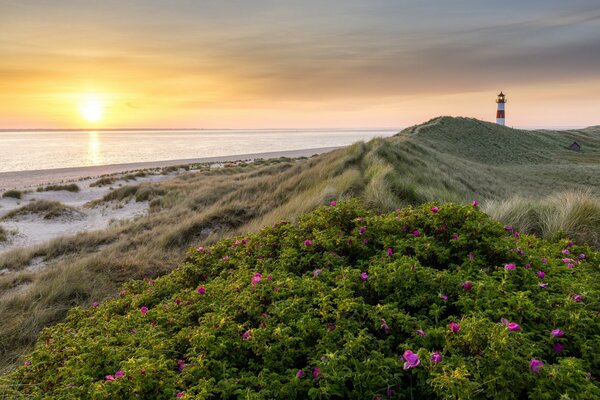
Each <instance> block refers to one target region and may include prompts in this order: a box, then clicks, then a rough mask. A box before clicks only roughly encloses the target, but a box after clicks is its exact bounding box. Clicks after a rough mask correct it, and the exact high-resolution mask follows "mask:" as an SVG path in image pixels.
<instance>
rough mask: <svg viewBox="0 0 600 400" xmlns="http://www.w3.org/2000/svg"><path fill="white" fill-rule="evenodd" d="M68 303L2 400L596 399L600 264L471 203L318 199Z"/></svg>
mask: <svg viewBox="0 0 600 400" xmlns="http://www.w3.org/2000/svg"><path fill="white" fill-rule="evenodd" d="M189 256H190V257H189V261H188V262H187V263H185V264H183V265H182V266H181V267H180V268H178V269H176V270H175V271H173V272H172V273H170V274H168V275H166V276H164V277H161V278H158V279H155V280H153V279H146V280H140V281H135V282H131V283H129V284H128V285H126V286H125V287H124V289H123V290H122V291H121V293H120V295H119V297H117V298H116V299H113V300H110V301H108V302H106V303H105V304H102V305H97V304H93V305H92V306H91V307H89V308H76V309H74V310H72V311H71V312H70V313H69V316H68V317H67V321H66V322H64V323H61V324H58V325H56V326H54V327H51V328H48V329H46V330H44V331H43V333H42V335H41V338H40V341H39V342H38V345H37V348H36V350H35V351H34V352H33V353H32V354H30V355H28V356H26V358H25V361H24V363H23V365H22V366H21V367H19V368H18V369H17V370H16V371H14V372H13V373H11V374H10V375H8V376H6V377H4V378H0V393H3V394H4V395H5V396H7V397H9V398H31V397H34V398H42V397H45V398H53V399H63V398H64V399H67V398H81V399H87V398H90V399H92V398H93V399H114V398H142V399H173V398H188V399H191V398H198V399H207V398H245V399H273V398H279V399H306V398H311V399H374V398H381V399H383V398H384V397H385V398H393V399H413V398H430V399H457V398H461V399H466V398H473V399H490V398H494V399H497V398H503V399H516V398H536V399H545V398H548V399H550V398H552V399H555V398H569V399H592V398H599V397H600V383H599V382H598V374H599V373H600V341H598V332H599V331H600V320H599V319H598V318H597V315H598V312H600V301H599V300H600V279H599V278H600V269H598V263H599V262H600V253H596V252H593V251H592V250H591V249H590V248H589V247H586V246H578V245H574V244H573V243H571V242H569V241H567V240H562V241H560V242H558V243H549V242H547V241H544V240H540V239H537V238H535V237H531V236H525V235H517V234H516V232H515V231H514V230H512V229H510V230H509V229H506V228H504V227H503V226H502V225H501V224H499V223H497V222H494V221H492V220H490V219H489V218H488V217H487V216H486V215H485V214H484V213H482V212H480V211H479V210H478V208H477V207H474V206H471V205H466V206H455V205H452V204H449V203H445V204H433V203H429V204H426V205H424V206H422V207H420V208H417V209H412V208H408V209H403V210H399V211H397V212H393V213H391V214H387V215H376V214H375V215H369V212H368V211H366V210H363V209H361V207H360V206H357V205H356V202H354V203H352V202H343V203H333V204H332V205H331V206H324V207H321V208H319V209H318V210H317V211H315V212H313V213H310V214H308V215H305V216H302V217H301V218H300V219H299V221H298V223H297V224H290V223H286V222H280V223H277V224H275V225H273V226H272V227H266V228H264V229H262V230H261V231H260V232H259V233H258V234H251V235H246V236H241V237H237V238H233V239H228V240H223V241H221V242H219V243H218V244H216V245H215V246H213V247H210V248H199V249H196V250H192V251H190V254H189Z"/></svg>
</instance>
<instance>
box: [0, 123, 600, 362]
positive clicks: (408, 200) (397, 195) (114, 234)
mask: <svg viewBox="0 0 600 400" xmlns="http://www.w3.org/2000/svg"><path fill="white" fill-rule="evenodd" d="M538 139H539V140H538ZM574 140H577V141H578V143H580V144H582V146H583V151H582V152H581V153H574V152H572V151H569V150H567V149H566V146H568V145H569V144H570V143H571V142H572V141H574ZM538 153H539V156H538ZM599 160H600V137H598V135H597V132H594V131H590V130H581V131H564V132H541V131H519V130H513V129H510V128H506V127H500V126H497V125H495V124H489V123H485V122H481V121H476V120H472V119H467V118H448V117H442V118H436V119H434V120H432V121H429V122H428V123H426V124H423V125H420V126H418V127H413V128H409V129H406V130H405V131H403V132H401V133H400V134H398V135H397V136H395V137H391V138H386V139H376V140H372V141H370V142H368V143H356V144H355V145H352V146H348V147H346V148H344V149H340V150H337V151H334V152H331V153H327V154H323V155H320V156H317V157H311V158H309V159H295V160H292V159H289V158H281V159H276V160H258V161H256V162H254V163H247V164H246V163H238V164H237V165H235V164H233V163H232V164H228V165H227V166H226V167H224V168H219V169H210V170H208V169H207V168H206V166H202V165H192V166H189V167H187V169H188V170H192V169H194V170H197V169H199V171H198V172H196V171H193V172H189V173H186V174H182V175H180V176H178V177H176V178H174V179H171V180H168V181H163V182H160V183H142V184H139V185H135V186H132V187H131V188H130V189H128V188H126V187H123V188H119V189H117V190H115V191H112V192H111V193H109V194H108V195H107V196H109V197H108V198H107V199H106V201H109V202H113V201H114V202H120V201H122V200H124V199H132V198H138V197H139V199H143V200H149V211H150V212H149V214H148V215H146V216H143V217H141V218H137V219H135V220H132V221H127V222H123V223H119V224H114V225H113V226H111V228H110V229H108V230H105V231H98V232H88V233H85V234H80V235H77V236H74V237H66V238H60V239H57V240H54V241H52V242H50V243H46V244H43V245H39V246H36V247H34V248H30V249H19V250H15V251H12V252H9V253H6V254H3V255H1V256H0V269H3V268H6V269H9V270H11V271H14V272H13V273H11V274H10V276H0V288H2V287H12V286H14V285H15V284H16V283H15V282H23V281H27V282H29V285H28V286H27V290H24V291H22V292H18V293H14V294H11V296H8V297H7V296H4V297H0V319H1V320H3V321H11V322H10V323H3V324H0V370H2V369H3V368H10V367H11V366H13V365H15V363H16V362H18V360H19V357H20V355H21V354H22V353H23V351H24V350H25V349H29V348H30V347H29V346H31V344H32V343H33V341H34V340H35V338H36V336H37V334H38V332H39V330H40V329H41V328H42V327H44V326H47V325H49V324H52V323H55V322H57V321H60V320H62V318H63V317H64V316H65V314H66V312H67V310H68V309H70V308H71V307H73V306H74V305H80V304H90V303H91V302H92V301H101V300H104V299H107V298H110V297H113V296H115V295H116V294H117V293H118V291H117V287H118V286H119V285H120V284H122V283H123V282H125V281H127V280H129V279H140V278H142V277H144V276H149V277H151V278H155V277H157V276H159V275H162V274H164V273H167V272H168V271H170V270H172V269H173V268H175V267H176V266H177V265H178V264H179V263H180V262H182V261H184V260H185V254H184V251H183V250H185V249H186V248H187V247H188V246H190V245H193V244H197V243H202V244H203V245H208V244H212V243H215V242H217V241H218V240H220V239H222V238H223V237H228V236H231V235H236V234H237V235H241V234H246V233H247V232H256V231H257V230H259V229H260V228H262V227H263V226H266V225H272V224H273V223H275V222H277V221H279V220H280V219H283V218H285V219H288V220H292V221H293V220H295V219H296V218H297V217H298V216H300V215H302V214H304V213H306V212H309V211H312V210H314V209H315V208H317V207H318V206H319V205H322V204H327V203H329V201H331V200H332V199H343V198H350V197H356V198H358V199H360V201H361V203H362V204H363V206H365V207H366V208H368V209H369V210H371V211H375V212H389V211H392V210H395V209H396V208H399V207H402V206H406V205H417V204H421V203H424V202H427V201H440V202H441V201H453V202H457V203H465V202H470V201H472V200H473V199H478V200H479V201H480V202H481V204H482V206H485V210H486V211H487V212H489V213H492V214H493V212H494V209H495V206H494V208H492V209H491V208H490V207H488V206H487V204H488V203H489V204H498V209H499V210H501V209H502V207H506V205H508V204H509V203H506V204H504V203H502V202H503V201H507V202H509V201H510V199H512V198H514V197H515V196H521V197H522V198H525V199H528V200H527V202H528V203H527V204H528V205H527V207H526V208H525V209H521V211H519V212H518V213H516V212H506V213H505V214H500V213H497V214H493V215H494V217H495V218H499V219H500V220H502V221H503V222H504V223H505V224H508V225H516V226H519V229H520V230H521V232H533V233H536V234H540V235H542V236H544V237H547V238H550V239H552V240H558V239H560V238H561V237H562V235H568V236H569V237H571V238H576V239H577V240H576V241H577V242H578V243H586V242H587V243H590V244H596V243H597V238H598V234H599V232H598V225H597V224H595V223H594V222H593V221H597V218H598V213H597V212H596V211H594V208H593V207H591V206H587V205H586V206H585V207H583V208H582V207H579V206H575V205H576V204H577V202H576V201H574V200H568V198H574V197H578V198H580V199H581V201H582V203H581V204H582V205H583V204H584V203H585V202H587V201H588V200H586V199H589V200H590V202H591V203H590V204H592V203H594V201H596V202H597V198H598V197H597V196H598V191H599V189H600V187H599V186H598V182H597V176H600V161H599ZM180 169H182V168H181V166H176V167H173V169H172V170H173V171H175V170H180ZM184 169H185V168H184ZM163 172H165V171H163ZM111 179H112V177H111ZM112 183H113V181H111V182H110V183H108V184H112ZM582 189H583V190H585V189H589V192H587V195H586V196H583V195H579V194H577V193H580V191H581V190H582ZM532 193H539V195H540V196H550V197H551V198H554V197H552V196H558V195H556V193H564V195H562V197H563V198H564V199H563V200H560V201H559V200H556V201H555V203H552V204H562V203H560V202H561V201H562V202H564V204H567V203H568V204H573V207H572V209H573V212H572V213H567V212H565V211H564V210H566V208H567V207H563V205H560V206H556V207H560V210H561V214H560V215H561V216H560V218H559V217H557V216H556V215H555V214H552V211H548V212H545V211H544V212H542V211H543V210H546V208H545V206H544V205H543V203H544V202H548V201H549V200H547V199H546V198H545V197H541V198H537V197H532ZM146 196H147V197H146ZM557 198H558V197H557ZM575 200H576V199H575ZM496 202H497V203H496ZM501 203H502V204H504V205H502V204H501ZM586 204H587V203H586ZM569 207H570V206H569ZM579 209H581V210H584V209H585V210H587V211H585V212H583V211H575V210H579ZM532 213H534V214H532ZM544 213H545V214H544ZM520 215H524V216H529V215H536V217H535V218H537V219H538V220H540V221H541V220H544V221H546V220H548V219H551V218H549V217H550V216H553V217H554V220H553V222H552V224H548V225H543V226H542V225H539V223H538V222H535V223H529V222H528V221H529V220H527V219H524V217H523V218H522V217H519V216H520ZM544 215H545V216H544ZM586 215H587V217H586ZM594 218H595V219H594ZM540 226H542V227H543V229H544V230H540V228H539V227H540ZM561 230H562V231H563V232H564V233H560V232H561ZM594 238H596V239H594ZM36 258H42V259H43V261H44V262H46V263H48V268H46V269H44V270H43V271H40V272H37V273H36V274H31V273H30V272H28V271H27V270H26V268H27V267H28V266H29V265H30V264H31V263H32V262H33V260H35V259H36ZM13 322H14V323H13Z"/></svg>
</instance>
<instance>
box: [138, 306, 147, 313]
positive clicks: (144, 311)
mask: <svg viewBox="0 0 600 400" xmlns="http://www.w3.org/2000/svg"><path fill="white" fill-rule="evenodd" d="M140 312H141V313H142V314H146V313H147V312H148V307H146V306H143V307H142V308H140Z"/></svg>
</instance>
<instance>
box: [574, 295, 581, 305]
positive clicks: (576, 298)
mask: <svg viewBox="0 0 600 400" xmlns="http://www.w3.org/2000/svg"><path fill="white" fill-rule="evenodd" d="M573 300H575V301H576V302H578V303H579V302H581V301H583V297H582V296H581V295H580V294H577V295H575V297H573Z"/></svg>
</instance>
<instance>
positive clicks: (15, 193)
mask: <svg viewBox="0 0 600 400" xmlns="http://www.w3.org/2000/svg"><path fill="white" fill-rule="evenodd" d="M2 197H4V198H13V199H20V198H21V197H23V192H22V191H20V190H7V191H6V192H4V193H2Z"/></svg>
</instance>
